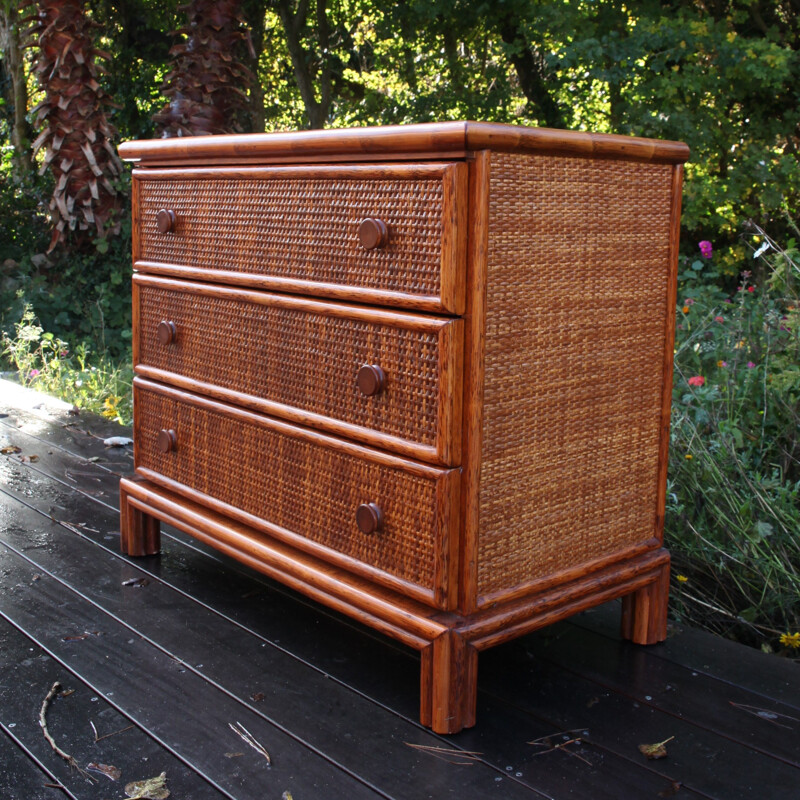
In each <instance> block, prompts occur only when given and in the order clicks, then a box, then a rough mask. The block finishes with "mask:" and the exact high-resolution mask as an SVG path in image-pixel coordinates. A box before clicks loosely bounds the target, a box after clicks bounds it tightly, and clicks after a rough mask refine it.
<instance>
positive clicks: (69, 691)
mask: <svg viewBox="0 0 800 800" xmlns="http://www.w3.org/2000/svg"><path fill="white" fill-rule="evenodd" d="M71 694H75V690H74V689H62V690H61V691H60V692H59V693H58V696H59V697H69V696H70V695H71Z"/></svg>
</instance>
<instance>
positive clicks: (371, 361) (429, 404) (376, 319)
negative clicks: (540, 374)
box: [134, 275, 463, 465]
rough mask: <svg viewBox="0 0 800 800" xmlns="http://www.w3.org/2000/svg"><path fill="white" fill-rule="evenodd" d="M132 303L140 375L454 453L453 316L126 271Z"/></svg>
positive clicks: (450, 458)
mask: <svg viewBox="0 0 800 800" xmlns="http://www.w3.org/2000/svg"><path fill="white" fill-rule="evenodd" d="M134 308H135V313H136V315H137V317H138V321H137V324H136V326H135V329H136V350H135V352H134V363H135V364H136V367H137V371H138V372H139V374H141V375H144V376H146V377H150V378H155V379H157V380H161V381H166V382H168V383H172V384H174V385H177V386H181V387H183V388H187V389H193V390H195V391H199V392H201V393H202V394H207V395H211V396H215V397H217V398H218V399H229V400H231V401H232V402H234V403H235V404H237V405H244V406H247V407H249V408H253V409H255V410H259V411H264V412H265V413H268V414H271V415H276V416H280V417H283V418H286V419H290V420H292V421H294V422H300V423H302V424H308V425H313V426H314V427H318V428H322V429H323V430H328V431H331V432H334V433H339V434H343V435H345V436H348V437H350V438H354V439H357V440H360V441H363V442H366V443H369V444H375V445H378V446H382V447H385V448H387V449H391V450H394V451H396V452H400V453H402V454H404V455H413V456H415V457H418V458H423V459H425V460H428V461H434V462H438V463H442V464H449V465H455V464H457V463H458V456H459V453H458V446H457V445H458V441H459V438H460V413H459V411H460V409H459V406H460V397H461V393H460V391H458V386H457V381H458V380H459V376H460V374H461V369H460V367H461V341H462V327H463V322H462V320H460V319H447V318H444V319H436V318H431V317H423V316H419V315H413V314H409V313H398V312H390V311H382V310H377V309H363V308H358V307H352V306H344V305H339V304H336V303H330V302H320V301H310V300H306V299H302V298H296V297H290V296H286V295H271V294H266V293H263V292H247V291H242V290H238V289H229V288H222V287H215V286H209V285H207V284H206V285H204V284H193V283H190V282H186V281H175V280H169V279H164V278H157V277H153V276H147V275H137V276H135V278H134ZM359 378H360V379H361V380H360V381H359ZM370 378H373V379H374V378H377V379H378V382H377V383H375V382H373V383H370ZM365 381H366V384H365ZM370 392H372V393H370Z"/></svg>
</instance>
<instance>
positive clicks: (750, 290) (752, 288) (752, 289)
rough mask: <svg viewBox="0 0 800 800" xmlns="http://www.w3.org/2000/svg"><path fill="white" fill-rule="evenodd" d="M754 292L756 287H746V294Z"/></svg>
mask: <svg viewBox="0 0 800 800" xmlns="http://www.w3.org/2000/svg"><path fill="white" fill-rule="evenodd" d="M755 290H756V287H755V286H748V287H747V291H748V292H754V291H755Z"/></svg>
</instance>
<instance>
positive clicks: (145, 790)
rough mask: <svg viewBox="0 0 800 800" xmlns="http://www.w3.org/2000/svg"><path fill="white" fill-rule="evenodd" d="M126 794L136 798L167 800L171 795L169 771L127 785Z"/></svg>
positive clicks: (137, 799) (136, 799) (139, 799)
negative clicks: (168, 784) (168, 781)
mask: <svg viewBox="0 0 800 800" xmlns="http://www.w3.org/2000/svg"><path fill="white" fill-rule="evenodd" d="M125 794H126V795H128V797H131V798H134V799H135V800H166V799H167V798H168V797H169V789H167V773H166V772H162V773H161V774H160V775H158V776H156V777H155V778H148V779H147V780H144V781H133V782H131V783H129V784H127V785H126V786H125Z"/></svg>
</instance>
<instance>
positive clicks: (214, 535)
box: [122, 478, 447, 649]
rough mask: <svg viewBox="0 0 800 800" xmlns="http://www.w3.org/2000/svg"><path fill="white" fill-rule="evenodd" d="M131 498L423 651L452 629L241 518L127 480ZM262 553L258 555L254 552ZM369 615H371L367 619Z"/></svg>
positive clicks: (240, 558) (421, 609)
mask: <svg viewBox="0 0 800 800" xmlns="http://www.w3.org/2000/svg"><path fill="white" fill-rule="evenodd" d="M122 480H123V481H124V482H125V484H126V490H127V492H128V497H129V500H128V502H129V503H131V504H132V505H134V506H135V507H136V508H138V509H139V510H140V511H143V512H144V513H147V514H150V515H153V516H157V517H158V518H159V519H161V520H163V521H164V522H165V523H167V524H168V525H172V526H173V527H175V528H178V529H179V530H182V531H184V532H185V533H188V534H189V535H191V536H193V537H196V538H197V539H200V540H201V541H203V542H205V543H207V544H210V545H212V546H213V547H215V548H216V549H218V550H220V551H222V552H224V553H226V554H227V555H230V556H232V557H234V558H235V559H237V560H238V561H241V562H243V563H245V564H247V566H249V567H251V568H253V569H255V570H257V571H258V572H262V573H264V574H266V575H268V576H270V577H272V578H275V579H276V580H279V581H281V582H282V583H284V584H285V585H287V586H289V587H290V588H292V589H295V590H296V591H299V592H301V593H302V594H305V595H307V596H308V597H311V598H312V599H314V600H318V601H319V602H322V603H324V604H325V605H327V606H329V607H331V608H334V609H335V610H337V611H341V612H342V613H344V614H347V615H349V616H352V617H355V618H356V619H358V620H360V621H362V622H365V623H366V624H368V625H370V626H374V627H376V628H377V629H378V630H380V631H381V632H383V633H386V634H388V635H390V636H393V637H395V638H397V639H399V640H400V641H402V642H403V643H405V644H407V645H409V646H411V647H414V648H416V649H422V648H423V647H426V646H427V644H428V643H429V640H431V639H434V638H436V637H437V636H439V635H441V634H442V633H443V632H444V631H446V630H447V626H446V625H445V624H443V623H439V622H436V621H434V620H432V619H430V618H429V617H428V616H426V615H427V614H430V613H432V612H431V610H430V609H426V608H425V607H424V606H418V605H416V604H415V603H414V602H413V601H410V600H409V601H406V602H402V598H400V597H395V596H394V595H393V594H391V593H388V592H382V591H381V589H380V588H378V587H375V586H374V585H373V584H371V583H366V582H364V583H362V582H360V581H359V580H358V578H356V577H354V576H352V575H350V574H349V573H347V572H345V571H343V570H341V571H340V570H338V569H335V568H333V567H331V566H329V565H327V564H324V563H320V562H318V561H317V560H316V559H314V558H313V557H311V556H309V555H306V554H304V553H301V552H299V551H295V550H294V549H293V548H291V547H288V546H285V545H282V544H280V543H278V542H276V541H266V540H264V539H263V538H261V537H259V538H258V539H254V538H250V537H249V536H248V535H247V528H246V526H244V525H239V524H237V523H236V522H235V521H232V520H227V519H224V518H222V517H221V516H219V515H214V514H212V513H210V512H208V511H207V510H206V509H201V508H199V507H197V506H195V507H192V505H193V504H188V503H187V502H186V501H183V500H181V501H177V502H176V499H175V498H173V497H170V495H169V494H168V493H166V492H163V491H161V490H160V489H158V488H157V487H155V486H151V485H150V484H149V483H147V482H135V483H134V482H133V481H128V480H127V479H125V478H123V479H122ZM254 552H257V553H258V555H254ZM364 614H368V615H369V616H370V619H364Z"/></svg>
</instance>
